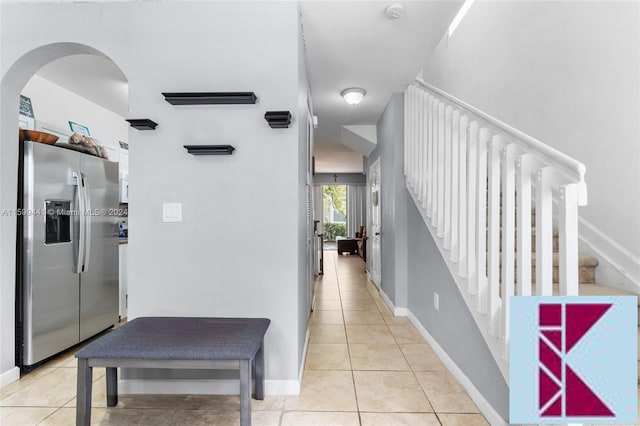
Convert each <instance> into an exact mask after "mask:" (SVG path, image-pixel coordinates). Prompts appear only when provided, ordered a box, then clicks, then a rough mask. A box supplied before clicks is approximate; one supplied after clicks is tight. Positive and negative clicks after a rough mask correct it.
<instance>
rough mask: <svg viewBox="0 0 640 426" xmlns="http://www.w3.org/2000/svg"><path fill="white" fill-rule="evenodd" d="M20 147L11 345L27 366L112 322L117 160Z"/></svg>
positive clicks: (115, 278) (115, 297) (40, 146)
mask: <svg viewBox="0 0 640 426" xmlns="http://www.w3.org/2000/svg"><path fill="white" fill-rule="evenodd" d="M22 149H23V151H24V152H23V157H22V159H23V163H22V165H21V173H22V181H21V186H22V191H21V193H19V205H20V204H22V207H23V211H22V213H23V214H22V215H21V216H20V218H21V222H22V223H21V224H20V223H19V232H21V233H22V235H21V236H19V237H20V238H19V244H20V245H21V247H19V248H18V249H19V250H18V253H19V256H18V257H19V260H18V262H19V264H18V265H17V266H18V288H17V292H18V299H17V300H18V301H17V306H16V308H17V318H16V324H17V336H16V337H17V340H18V342H17V343H18V345H16V346H17V347H18V354H17V356H18V360H19V361H20V365H21V367H22V368H23V369H29V368H30V367H31V366H33V365H35V364H37V363H39V362H40V361H43V360H45V359H47V358H49V357H51V356H52V355H55V354H57V353H59V352H61V351H63V350H65V349H67V348H69V347H71V346H73V345H75V344H77V343H79V342H81V341H83V340H85V339H87V338H89V337H91V336H93V335H95V334H97V333H99V332H101V331H103V330H105V329H107V328H109V327H111V326H112V325H113V324H115V323H116V322H117V321H118V216H117V213H118V206H119V203H118V163H115V162H111V161H107V160H104V159H102V158H98V157H94V156H91V155H88V154H84V153H81V152H76V151H73V150H70V149H64V148H61V147H57V146H53V145H45V144H41V143H36V142H29V141H27V142H24V144H23V145H22ZM19 192H20V191H19Z"/></svg>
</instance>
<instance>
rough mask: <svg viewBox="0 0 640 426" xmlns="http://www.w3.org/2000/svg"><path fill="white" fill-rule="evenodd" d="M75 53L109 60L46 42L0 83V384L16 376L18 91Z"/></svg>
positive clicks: (71, 46) (92, 51)
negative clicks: (49, 66)
mask: <svg viewBox="0 0 640 426" xmlns="http://www.w3.org/2000/svg"><path fill="white" fill-rule="evenodd" d="M78 54H88V55H96V56H101V57H104V58H107V59H109V60H111V58H110V57H109V56H108V55H106V54H105V53H103V52H101V51H99V50H97V49H95V48H93V47H91V46H88V45H85V44H81V43H51V44H46V45H43V46H40V47H38V48H35V49H33V50H31V51H29V52H27V53H25V54H24V55H22V56H21V57H20V58H19V59H18V60H16V61H15V62H14V63H13V64H11V65H10V66H9V67H8V68H7V71H6V73H5V74H4V76H3V77H2V81H1V83H0V84H1V85H0V205H1V209H2V213H1V214H0V321H2V322H1V325H2V326H1V329H0V372H4V373H3V374H1V375H0V386H2V385H4V384H7V383H10V382H12V381H14V380H16V379H17V378H18V377H19V369H18V368H17V367H16V359H15V345H16V335H15V321H16V317H15V315H16V310H15V301H16V253H17V245H16V235H17V232H16V231H17V229H16V225H17V216H16V215H15V214H14V211H15V210H14V209H15V208H16V207H17V187H18V155H19V149H18V147H19V145H18V138H17V133H16V131H17V124H18V105H19V101H20V94H21V92H22V90H23V89H24V87H25V85H26V84H27V82H29V80H30V79H31V78H32V77H33V76H34V74H36V73H37V72H38V70H40V69H41V68H42V67H43V66H45V65H47V64H49V63H51V62H53V61H55V60H57V59H61V58H64V57H67V56H71V55H78ZM113 62H115V61H113ZM116 66H119V65H118V64H116ZM123 74H124V73H123ZM125 75H126V74H125Z"/></svg>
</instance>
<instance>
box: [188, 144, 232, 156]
mask: <svg viewBox="0 0 640 426" xmlns="http://www.w3.org/2000/svg"><path fill="white" fill-rule="evenodd" d="M184 147H185V148H186V150H187V152H188V153H189V154H193V155H231V154H233V151H235V150H236V149H235V148H234V147H233V146H231V145H184Z"/></svg>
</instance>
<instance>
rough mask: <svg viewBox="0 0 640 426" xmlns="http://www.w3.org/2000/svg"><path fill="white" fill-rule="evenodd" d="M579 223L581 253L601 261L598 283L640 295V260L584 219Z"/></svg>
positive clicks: (597, 271)
mask: <svg viewBox="0 0 640 426" xmlns="http://www.w3.org/2000/svg"><path fill="white" fill-rule="evenodd" d="M579 221H580V224H579V226H580V232H579V234H578V236H579V238H580V243H581V244H580V251H581V252H582V253H583V254H587V255H590V256H593V257H596V258H598V260H599V261H600V264H599V265H598V267H597V268H596V282H598V283H599V284H600V283H601V284H603V285H607V286H610V287H614V288H617V289H619V290H625V291H630V292H633V293H640V259H638V258H637V257H636V256H634V255H633V254H632V253H631V252H629V251H628V250H627V249H625V248H624V247H622V246H621V245H620V244H618V243H617V242H615V241H614V240H612V239H611V238H609V237H608V236H607V235H606V234H604V233H603V232H602V231H601V230H600V229H598V228H596V227H595V226H594V225H592V224H591V223H589V222H587V221H586V220H584V219H583V218H580V219H579Z"/></svg>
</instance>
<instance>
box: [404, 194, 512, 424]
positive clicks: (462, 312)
mask: <svg viewBox="0 0 640 426" xmlns="http://www.w3.org/2000/svg"><path fill="white" fill-rule="evenodd" d="M405 192H406V193H407V196H408V195H409V193H408V192H407V190H406V189H405ZM407 228H408V229H410V230H411V232H409V233H408V250H407V251H408V258H407V263H408V265H409V270H408V274H409V276H408V281H409V288H408V296H409V297H408V300H409V303H408V305H407V308H408V309H409V311H411V313H412V314H413V315H414V316H415V317H416V318H417V319H418V321H420V324H422V326H423V327H424V328H425V329H426V330H427V331H428V332H429V334H430V335H431V336H433V338H434V339H435V340H436V341H437V342H438V344H439V345H440V346H441V347H442V349H444V350H445V352H446V353H447V354H448V355H449V357H450V358H451V359H452V360H453V361H454V362H455V363H456V365H457V366H458V367H460V369H461V370H462V372H463V373H464V374H465V375H466V376H467V377H468V378H469V380H471V382H472V383H473V385H474V386H475V387H476V389H478V390H479V391H480V392H481V393H482V395H483V396H484V398H485V399H486V400H487V401H488V402H489V403H490V404H491V405H492V406H493V408H494V409H495V410H496V411H497V412H498V413H499V414H500V416H502V418H503V419H508V418H509V388H508V386H507V383H506V382H505V381H504V379H503V377H502V373H500V370H499V369H498V366H497V365H496V363H495V361H494V359H493V355H491V352H490V351H489V348H488V347H487V344H486V343H485V341H484V338H483V337H482V334H481V333H480V330H478V326H477V325H476V323H475V320H474V319H473V316H472V315H471V313H470V312H469V309H468V308H467V304H466V302H465V301H464V299H463V297H462V295H461V294H460V290H459V289H458V286H457V284H456V283H455V281H454V280H453V277H452V276H451V273H450V271H449V268H448V267H447V265H446V263H445V261H444V259H443V258H442V256H441V255H440V251H439V250H438V247H437V246H436V243H435V241H434V240H433V237H432V235H431V233H430V232H429V230H428V228H427V226H426V225H425V223H424V220H423V219H422V216H421V215H420V212H419V211H418V208H417V207H416V205H415V203H414V202H413V200H412V199H411V198H410V197H408V202H407ZM434 293H438V295H439V296H440V310H438V311H436V310H435V308H434V307H433V295H434Z"/></svg>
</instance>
